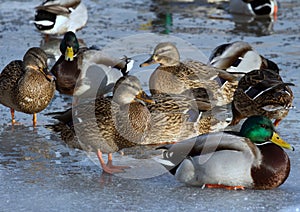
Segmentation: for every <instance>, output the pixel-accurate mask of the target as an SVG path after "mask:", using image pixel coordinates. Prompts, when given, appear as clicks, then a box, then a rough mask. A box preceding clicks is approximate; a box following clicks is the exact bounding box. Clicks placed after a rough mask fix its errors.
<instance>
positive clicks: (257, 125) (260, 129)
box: [240, 116, 294, 150]
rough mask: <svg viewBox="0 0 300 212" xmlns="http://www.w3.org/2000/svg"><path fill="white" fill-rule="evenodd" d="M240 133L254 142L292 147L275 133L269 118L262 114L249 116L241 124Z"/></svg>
mask: <svg viewBox="0 0 300 212" xmlns="http://www.w3.org/2000/svg"><path fill="white" fill-rule="evenodd" d="M240 135H241V136H243V137H246V138H249V139H250V140H251V141H252V142H253V143H255V144H264V143H267V142H272V143H274V144H277V145H278V146H281V147H283V148H287V149H291V150H294V148H293V147H292V146H291V145H290V144H289V143H287V142H285V141H284V140H283V139H281V138H280V136H279V135H278V134H277V133H276V130H275V128H274V125H273V123H272V122H271V120H270V119H269V118H267V117H264V116H251V117H249V118H248V119H247V120H246V121H245V122H244V123H243V125H242V128H241V130H240Z"/></svg>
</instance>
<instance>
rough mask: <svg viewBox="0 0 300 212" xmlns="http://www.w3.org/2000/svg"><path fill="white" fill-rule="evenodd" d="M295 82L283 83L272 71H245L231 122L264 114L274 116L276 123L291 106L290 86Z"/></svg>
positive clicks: (275, 123) (235, 98) (234, 102)
mask: <svg viewBox="0 0 300 212" xmlns="http://www.w3.org/2000/svg"><path fill="white" fill-rule="evenodd" d="M293 85H294V84H293V83H284V82H283V81H282V79H281V77H280V76H279V74H277V73H276V72H274V71H272V70H267V69H263V70H253V71H251V72H249V73H247V74H245V76H244V77H242V78H241V79H240V81H239V84H238V88H237V89H236V91H235V92H234V96H233V102H232V115H233V118H232V121H231V124H230V125H235V124H237V123H239V121H240V120H241V119H243V118H247V117H249V116H252V115H264V116H267V117H268V118H270V119H275V122H274V125H275V126H277V125H278V124H279V122H280V121H281V120H282V119H283V118H284V117H285V116H286V115H287V114H288V112H289V110H290V109H291V108H292V102H293V99H294V96H293V92H292V90H291V89H290V87H289V86H293Z"/></svg>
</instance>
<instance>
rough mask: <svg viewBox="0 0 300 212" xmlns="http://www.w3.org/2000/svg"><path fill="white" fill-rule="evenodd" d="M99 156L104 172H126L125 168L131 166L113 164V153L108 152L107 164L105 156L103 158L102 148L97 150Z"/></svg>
mask: <svg viewBox="0 0 300 212" xmlns="http://www.w3.org/2000/svg"><path fill="white" fill-rule="evenodd" d="M97 156H98V159H99V161H100V165H101V167H102V169H103V171H104V172H106V173H108V174H114V173H119V172H124V169H126V168H129V167H128V166H114V165H113V164H112V153H108V161H107V164H105V162H104V160H103V158H102V152H101V151H100V149H98V150H97Z"/></svg>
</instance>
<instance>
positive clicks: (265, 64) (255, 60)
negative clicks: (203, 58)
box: [208, 41, 279, 74]
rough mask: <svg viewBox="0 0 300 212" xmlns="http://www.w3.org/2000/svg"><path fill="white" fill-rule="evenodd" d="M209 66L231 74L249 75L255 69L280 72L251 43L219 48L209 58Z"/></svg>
mask: <svg viewBox="0 0 300 212" xmlns="http://www.w3.org/2000/svg"><path fill="white" fill-rule="evenodd" d="M208 64H209V65H211V66H214V67H216V68H219V69H223V70H226V71H228V72H230V73H238V74H241V73H248V72H250V71H252V70H255V69H271V70H273V71H275V72H279V68H278V66H277V64H276V63H274V62H273V61H271V60H269V59H267V58H265V57H263V56H262V55H260V54H259V53H258V52H257V51H256V50H255V49H254V48H253V47H252V46H251V45H250V44H249V43H247V42H244V41H235V42H231V43H225V44H222V45H219V46H217V47H216V48H215V49H214V50H213V51H212V53H211V55H210V57H209V62H208Z"/></svg>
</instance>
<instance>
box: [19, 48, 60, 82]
mask: <svg viewBox="0 0 300 212" xmlns="http://www.w3.org/2000/svg"><path fill="white" fill-rule="evenodd" d="M23 64H24V67H25V69H27V70H28V69H31V70H35V71H39V72H40V73H42V74H43V75H44V76H45V77H46V78H47V80H49V81H50V82H52V81H54V79H55V78H54V76H53V75H52V74H51V73H50V72H49V70H48V65H47V54H46V53H45V51H44V50H42V49H41V48H38V47H32V48H30V49H29V50H28V51H27V52H26V53H25V55H24V57H23Z"/></svg>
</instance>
